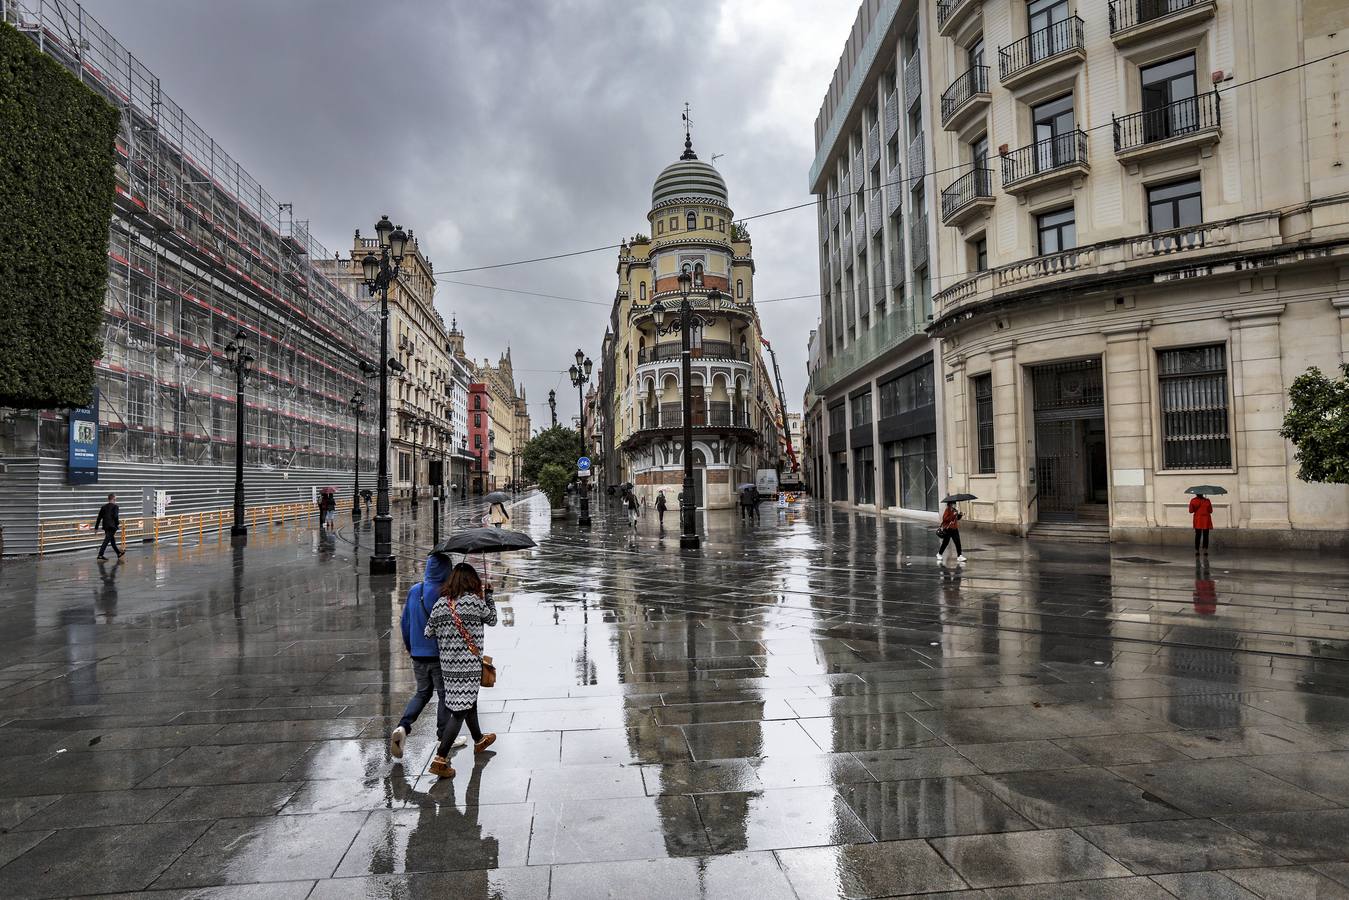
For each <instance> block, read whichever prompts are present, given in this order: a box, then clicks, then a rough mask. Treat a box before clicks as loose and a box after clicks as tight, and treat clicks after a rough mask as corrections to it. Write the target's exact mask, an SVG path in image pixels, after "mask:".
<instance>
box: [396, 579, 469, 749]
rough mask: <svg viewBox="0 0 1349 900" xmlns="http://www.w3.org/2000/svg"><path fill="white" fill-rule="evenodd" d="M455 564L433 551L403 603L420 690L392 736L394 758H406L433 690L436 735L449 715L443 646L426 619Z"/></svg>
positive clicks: (406, 643) (405, 639) (404, 627)
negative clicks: (442, 665) (405, 749)
mask: <svg viewBox="0 0 1349 900" xmlns="http://www.w3.org/2000/svg"><path fill="white" fill-rule="evenodd" d="M453 568H454V564H453V563H452V562H451V561H450V558H449V557H448V556H442V555H440V554H436V553H432V554H431V555H430V556H428V557H427V558H426V573H425V575H424V576H423V578H422V580H421V581H419V582H417V583H416V584H414V585H413V586H412V588H411V589H410V590H408V598H407V603H405V604H404V605H403V616H402V619H401V621H400V623H399V627H400V629H401V630H402V632H403V647H404V648H406V649H407V652H408V655H409V656H411V657H412V671H413V673H414V674H415V675H416V677H417V691H416V693H414V694H413V695H412V697H411V698H410V699H409V700H408V705H407V707H406V708H405V709H404V710H403V718H402V720H401V721H399V723H398V727H397V728H395V729H394V730H393V734H392V735H390V736H389V753H390V755H391V756H393V758H394V759H402V758H403V742H404V741H406V740H407V736H408V734H409V733H411V731H412V723H413V722H415V721H417V717H418V716H419V715H421V713H422V710H423V709H425V708H426V704H427V703H428V702H430V700H431V694H432V692H433V691H434V692H435V695H436V699H437V703H436V738H437V739H439V738H440V732H441V731H442V730H444V728H445V722H446V721H447V720H448V719H449V717H450V716H449V709H448V707H446V706H445V680H444V678H443V677H442V675H441V673H440V648H439V647H438V646H436V640H435V638H429V637H427V636H426V635H425V634H424V632H425V631H426V620H427V619H428V618H430V616H431V607H433V606H435V605H436V598H437V597H439V596H440V588H441V585H443V584H444V583H445V579H447V578H449V577H450V570H451V569H453ZM467 743H468V739H467V738H460V739H459V741H457V742H456V744H455V746H457V747H462V746H464V745H465V744H467Z"/></svg>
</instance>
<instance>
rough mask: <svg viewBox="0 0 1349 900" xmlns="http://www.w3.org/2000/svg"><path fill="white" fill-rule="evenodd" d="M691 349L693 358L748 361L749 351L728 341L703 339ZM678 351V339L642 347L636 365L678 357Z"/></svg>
mask: <svg viewBox="0 0 1349 900" xmlns="http://www.w3.org/2000/svg"><path fill="white" fill-rule="evenodd" d="M692 349H693V354H692V355H693V356H694V357H695V358H702V359H733V360H738V361H740V362H749V351H748V350H746V351H745V352H744V353H741V352H740V349H739V348H738V347H736V346H735V345H734V344H732V343H731V342H730V341H703V342H702V343H701V344H699V345H698V346H696V347H694V348H692ZM680 352H681V351H680V344H679V342H678V341H666V342H665V343H663V344H655V345H653V346H650V347H643V348H641V349H640V350H638V351H637V365H639V366H640V365H645V364H646V363H653V362H662V361H664V360H671V359H679V354H680Z"/></svg>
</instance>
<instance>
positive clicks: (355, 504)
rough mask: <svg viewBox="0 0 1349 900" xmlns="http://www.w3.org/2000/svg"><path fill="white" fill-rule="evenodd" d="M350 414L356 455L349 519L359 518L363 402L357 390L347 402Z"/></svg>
mask: <svg viewBox="0 0 1349 900" xmlns="http://www.w3.org/2000/svg"><path fill="white" fill-rule="evenodd" d="M348 403H349V405H350V406H351V413H352V415H354V416H355V417H356V453H355V457H356V459H355V463H356V465H355V470H356V471H355V477H354V481H353V482H352V487H351V517H352V518H353V519H359V518H360V517H361V413H363V412H365V400H364V399H363V396H362V394H361V392H360V390H359V389H357V391H356V393H354V394H352V395H351V400H349V401H348Z"/></svg>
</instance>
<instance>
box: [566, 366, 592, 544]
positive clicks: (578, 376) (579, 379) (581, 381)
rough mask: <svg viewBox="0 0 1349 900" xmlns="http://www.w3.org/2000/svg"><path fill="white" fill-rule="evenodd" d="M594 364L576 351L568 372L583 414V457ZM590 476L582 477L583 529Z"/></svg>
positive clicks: (579, 522) (587, 514) (579, 516)
mask: <svg viewBox="0 0 1349 900" xmlns="http://www.w3.org/2000/svg"><path fill="white" fill-rule="evenodd" d="M591 366H592V363H591V362H590V358H589V357H588V356H586V355H585V351H583V350H577V351H576V364H575V365H573V366H572V367H571V368H569V369H568V370H567V371H568V372H569V373H570V374H571V383H572V386H573V387H575V388H576V399H577V402H578V404H579V407H580V412H581V455H582V456H587V455H588V454H587V453H586V399H585V385H586V382H588V381H589V380H590V369H591ZM589 477H590V476H589V475H588V474H587V475H583V476H582V477H581V509H580V512H579V513H578V514H577V516H576V524H577V525H580V526H581V527H583V528H586V527H589V526H590V481H589Z"/></svg>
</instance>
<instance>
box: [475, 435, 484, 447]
mask: <svg viewBox="0 0 1349 900" xmlns="http://www.w3.org/2000/svg"><path fill="white" fill-rule="evenodd" d="M473 449H474V450H481V449H482V435H480V434H475V435H473Z"/></svg>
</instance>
